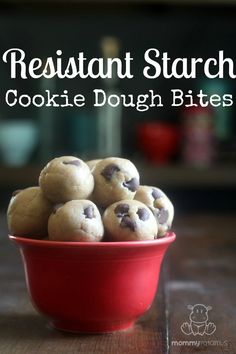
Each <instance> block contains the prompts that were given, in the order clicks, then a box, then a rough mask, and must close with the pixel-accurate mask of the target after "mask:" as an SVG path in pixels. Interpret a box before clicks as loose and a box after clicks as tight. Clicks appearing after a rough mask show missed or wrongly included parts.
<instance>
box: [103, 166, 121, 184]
mask: <svg viewBox="0 0 236 354" xmlns="http://www.w3.org/2000/svg"><path fill="white" fill-rule="evenodd" d="M119 171H120V168H119V167H118V166H117V165H115V164H113V163H111V164H109V165H107V166H106V167H105V168H104V169H103V171H102V172H101V175H102V176H103V177H104V178H105V179H106V180H107V181H110V180H111V179H112V176H113V175H114V173H115V172H119Z"/></svg>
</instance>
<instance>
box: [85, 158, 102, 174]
mask: <svg viewBox="0 0 236 354" xmlns="http://www.w3.org/2000/svg"><path fill="white" fill-rule="evenodd" d="M100 161H102V159H96V160H89V161H86V164H87V165H88V167H89V168H90V170H91V171H92V169H93V168H94V167H95V166H96V164H97V163H98V162H100Z"/></svg>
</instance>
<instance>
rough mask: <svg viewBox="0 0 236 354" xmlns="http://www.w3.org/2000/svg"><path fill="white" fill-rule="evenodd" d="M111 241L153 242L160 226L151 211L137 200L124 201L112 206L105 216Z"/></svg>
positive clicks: (106, 228) (106, 227) (105, 224)
mask: <svg viewBox="0 0 236 354" xmlns="http://www.w3.org/2000/svg"><path fill="white" fill-rule="evenodd" d="M103 223H104V227H105V231H106V233H107V238H108V239H109V240H110V241H141V240H153V239H155V238H156V236H157V231H158V226H157V222H156V219H155V217H154V215H153V213H152V212H151V210H150V209H149V208H148V207H147V206H146V205H145V204H143V203H141V202H139V201H137V200H122V201H119V202H116V203H114V204H112V205H110V206H109V207H108V208H107V209H106V210H105V212H104V214H103Z"/></svg>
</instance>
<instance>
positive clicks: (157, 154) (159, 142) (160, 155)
mask: <svg viewBox="0 0 236 354" xmlns="http://www.w3.org/2000/svg"><path fill="white" fill-rule="evenodd" d="M137 139H138V141H137V143H138V147H139V149H140V150H141V151H142V152H143V153H144V156H145V157H146V158H147V159H148V160H149V161H151V162H153V163H155V164H166V163H168V162H169V161H170V160H171V158H172V157H173V156H174V155H175V154H176V153H177V151H178V149H179V141H180V135H179V129H178V128H177V126H176V125H174V124H171V123H164V122H152V121H149V122H145V123H140V124H139V125H138V127H137Z"/></svg>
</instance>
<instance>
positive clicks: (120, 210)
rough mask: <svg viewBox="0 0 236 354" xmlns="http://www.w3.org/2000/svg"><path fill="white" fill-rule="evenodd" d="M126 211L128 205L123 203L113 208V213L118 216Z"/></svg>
mask: <svg viewBox="0 0 236 354" xmlns="http://www.w3.org/2000/svg"><path fill="white" fill-rule="evenodd" d="M128 211H129V205H128V204H125V203H122V204H118V205H117V206H116V207H115V209H114V213H115V214H116V216H117V217H118V218H121V217H122V216H124V215H125V214H127V213H128Z"/></svg>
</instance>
